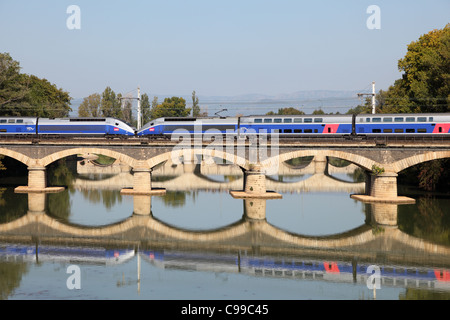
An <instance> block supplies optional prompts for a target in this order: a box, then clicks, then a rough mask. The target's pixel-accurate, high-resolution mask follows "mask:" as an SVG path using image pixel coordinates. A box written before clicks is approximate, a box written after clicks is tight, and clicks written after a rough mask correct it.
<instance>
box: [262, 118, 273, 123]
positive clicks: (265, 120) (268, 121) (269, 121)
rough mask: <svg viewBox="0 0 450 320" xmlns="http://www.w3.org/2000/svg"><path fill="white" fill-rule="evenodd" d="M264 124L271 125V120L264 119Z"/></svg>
mask: <svg viewBox="0 0 450 320" xmlns="http://www.w3.org/2000/svg"><path fill="white" fill-rule="evenodd" d="M264 123H272V119H264Z"/></svg>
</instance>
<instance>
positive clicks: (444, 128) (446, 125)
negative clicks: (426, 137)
mask: <svg viewBox="0 0 450 320" xmlns="http://www.w3.org/2000/svg"><path fill="white" fill-rule="evenodd" d="M439 128H440V129H441V130H439ZM449 130H450V123H436V125H435V126H434V130H433V133H449Z"/></svg>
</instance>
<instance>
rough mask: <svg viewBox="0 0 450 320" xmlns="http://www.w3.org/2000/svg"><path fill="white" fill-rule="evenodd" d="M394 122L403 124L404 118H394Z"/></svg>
mask: <svg viewBox="0 0 450 320" xmlns="http://www.w3.org/2000/svg"><path fill="white" fill-rule="evenodd" d="M394 122H403V118H394Z"/></svg>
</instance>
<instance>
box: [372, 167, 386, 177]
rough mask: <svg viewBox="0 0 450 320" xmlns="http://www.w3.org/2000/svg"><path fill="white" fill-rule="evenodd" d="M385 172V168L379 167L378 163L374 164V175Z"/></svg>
mask: <svg viewBox="0 0 450 320" xmlns="http://www.w3.org/2000/svg"><path fill="white" fill-rule="evenodd" d="M382 173H384V168H382V167H378V166H377V165H373V166H372V174H373V175H374V176H376V175H379V174H382Z"/></svg>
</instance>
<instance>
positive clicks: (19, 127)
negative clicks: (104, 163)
mask: <svg viewBox="0 0 450 320" xmlns="http://www.w3.org/2000/svg"><path fill="white" fill-rule="evenodd" d="M135 132H136V130H135V129H134V128H132V127H131V126H130V125H128V124H126V123H125V122H123V121H122V120H119V119H115V118H108V117H105V118H37V117H0V136H4V135H9V136H12V135H45V136H49V135H56V136H67V135H69V136H106V137H114V136H119V137H126V136H134V135H135Z"/></svg>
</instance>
